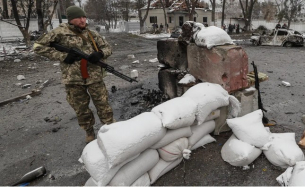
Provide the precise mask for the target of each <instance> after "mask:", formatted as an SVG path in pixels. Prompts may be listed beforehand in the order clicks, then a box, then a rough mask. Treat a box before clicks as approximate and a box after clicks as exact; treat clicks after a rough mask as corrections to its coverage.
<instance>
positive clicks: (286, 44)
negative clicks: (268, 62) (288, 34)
mask: <svg viewBox="0 0 305 187" xmlns="http://www.w3.org/2000/svg"><path fill="white" fill-rule="evenodd" d="M292 46H293V45H292V43H291V42H286V43H285V44H284V47H292Z"/></svg>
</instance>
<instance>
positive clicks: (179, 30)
mask: <svg viewBox="0 0 305 187" xmlns="http://www.w3.org/2000/svg"><path fill="white" fill-rule="evenodd" d="M181 33H182V29H181V28H180V27H178V28H176V29H175V30H174V31H173V32H172V33H171V36H170V37H171V38H178V37H179V36H180V34H181Z"/></svg>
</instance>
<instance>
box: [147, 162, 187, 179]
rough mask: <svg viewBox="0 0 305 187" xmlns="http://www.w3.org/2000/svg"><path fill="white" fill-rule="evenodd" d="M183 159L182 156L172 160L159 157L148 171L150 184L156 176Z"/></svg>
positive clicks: (158, 176)
mask: <svg viewBox="0 0 305 187" xmlns="http://www.w3.org/2000/svg"><path fill="white" fill-rule="evenodd" d="M182 160H183V158H179V159H177V160H175V161H172V162H165V161H164V160H162V159H160V160H159V162H158V163H157V164H156V165H155V167H153V168H152V169H151V170H150V171H149V172H148V174H149V178H150V184H153V183H155V182H156V180H157V179H158V178H160V177H161V176H162V175H164V174H165V173H167V172H168V171H170V170H171V169H173V168H174V167H176V166H177V165H179V163H180V162H181V161H182Z"/></svg>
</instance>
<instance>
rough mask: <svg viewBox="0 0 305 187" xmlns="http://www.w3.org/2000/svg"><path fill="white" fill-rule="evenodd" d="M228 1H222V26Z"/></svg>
mask: <svg viewBox="0 0 305 187" xmlns="http://www.w3.org/2000/svg"><path fill="white" fill-rule="evenodd" d="M225 5H226V0H222V13H221V26H224V20H225Z"/></svg>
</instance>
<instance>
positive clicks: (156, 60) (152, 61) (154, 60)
mask: <svg viewBox="0 0 305 187" xmlns="http://www.w3.org/2000/svg"><path fill="white" fill-rule="evenodd" d="M149 62H151V63H155V62H159V60H158V59H157V58H154V59H150V60H149Z"/></svg>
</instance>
